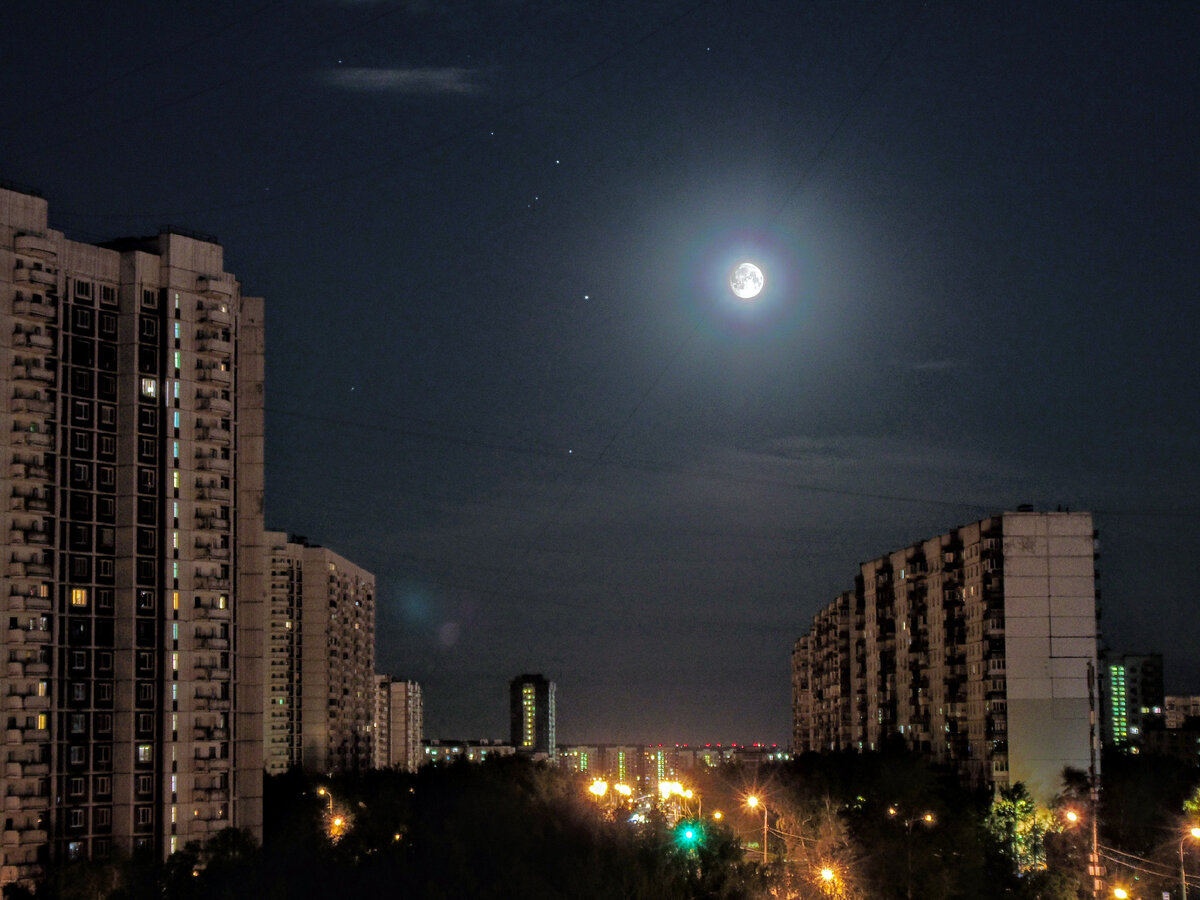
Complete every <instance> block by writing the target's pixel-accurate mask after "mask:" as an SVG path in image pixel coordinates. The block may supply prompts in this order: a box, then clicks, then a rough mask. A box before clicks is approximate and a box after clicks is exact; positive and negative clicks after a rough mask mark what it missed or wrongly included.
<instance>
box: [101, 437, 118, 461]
mask: <svg viewBox="0 0 1200 900" xmlns="http://www.w3.org/2000/svg"><path fill="white" fill-rule="evenodd" d="M96 455H97V456H99V457H100V459H107V460H115V459H116V458H117V439H116V438H115V437H113V436H112V435H111V434H102V435H100V440H99V442H98V449H97V453H96Z"/></svg>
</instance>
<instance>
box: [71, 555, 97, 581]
mask: <svg viewBox="0 0 1200 900" xmlns="http://www.w3.org/2000/svg"><path fill="white" fill-rule="evenodd" d="M71 577H72V578H73V579H75V580H76V581H91V579H92V558H91V557H90V556H72V557H71Z"/></svg>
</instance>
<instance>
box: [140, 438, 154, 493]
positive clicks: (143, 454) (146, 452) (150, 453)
mask: <svg viewBox="0 0 1200 900" xmlns="http://www.w3.org/2000/svg"><path fill="white" fill-rule="evenodd" d="M157 451H158V443H157V442H156V441H155V440H154V438H150V437H142V438H138V462H144V463H152V462H155V461H156V460H157V459H158V457H157ZM142 471H146V470H144V469H143V470H142ZM143 490H153V488H146V487H143Z"/></svg>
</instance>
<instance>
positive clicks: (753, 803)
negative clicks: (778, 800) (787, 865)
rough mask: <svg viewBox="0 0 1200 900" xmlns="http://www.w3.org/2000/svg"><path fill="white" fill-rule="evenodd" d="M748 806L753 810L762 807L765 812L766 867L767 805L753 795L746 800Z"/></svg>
mask: <svg viewBox="0 0 1200 900" xmlns="http://www.w3.org/2000/svg"><path fill="white" fill-rule="evenodd" d="M746 805H747V806H748V807H750V808H751V809H757V808H758V807H759V806H761V807H762V811H763V843H762V850H763V865H764V866H765V865H766V864H767V804H765V803H763V802H762V801H761V800H759V799H758V798H757V797H755V796H754V795H753V794H751V795H750V796H749V797H747V798H746Z"/></svg>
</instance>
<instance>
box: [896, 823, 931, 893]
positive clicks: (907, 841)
mask: <svg viewBox="0 0 1200 900" xmlns="http://www.w3.org/2000/svg"><path fill="white" fill-rule="evenodd" d="M888 815H889V816H893V817H895V816H898V815H900V811H899V810H898V809H896V807H894V806H889V807H888ZM914 822H924V823H925V824H926V825H932V824H933V813H931V812H927V813H924V814H923V815H921V816H919V817H918V818H905V819H904V849H905V858H906V860H907V863H908V889H907V891H906V896H907V897H908V900H912V895H913V893H912V827H913V823H914Z"/></svg>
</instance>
